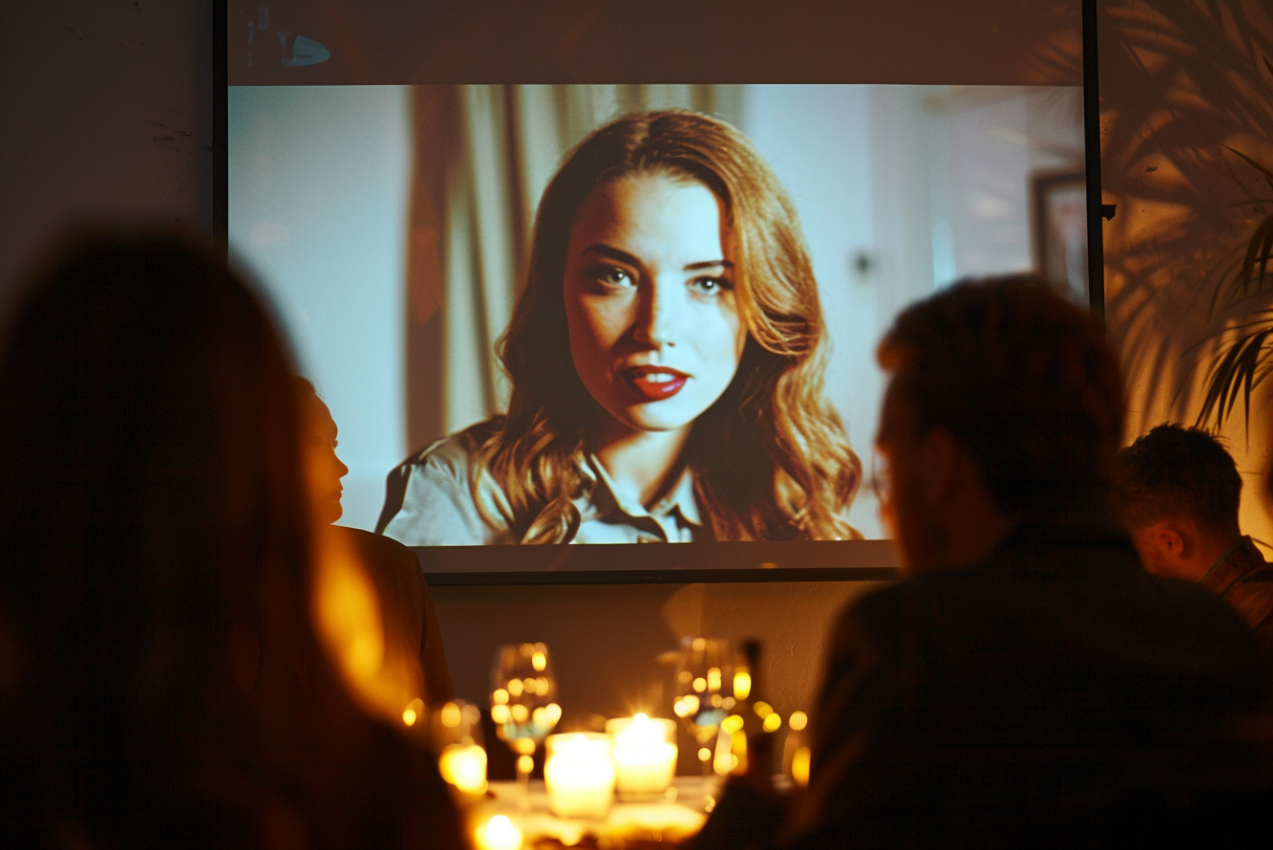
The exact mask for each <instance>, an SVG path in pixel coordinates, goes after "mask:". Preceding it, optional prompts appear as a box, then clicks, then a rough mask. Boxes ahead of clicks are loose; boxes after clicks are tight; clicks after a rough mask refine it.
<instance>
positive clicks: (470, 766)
mask: <svg viewBox="0 0 1273 850" xmlns="http://www.w3.org/2000/svg"><path fill="white" fill-rule="evenodd" d="M438 772H439V773H441V774H442V778H443V779H445V780H446V781H447V782H450V783H451V784H452V785H454V786H455V787H456V788H458V789H459V790H461V791H463V792H464V793H465V794H481V793H482V792H484V791H485V790H486V750H484V749H482V748H481V747H479V746H478V745H476V744H469V745H464V744H450V745H448V746H447V747H446V748H445V749H443V750H442V755H441V756H439V757H438Z"/></svg>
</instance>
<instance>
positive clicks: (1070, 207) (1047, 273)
mask: <svg viewBox="0 0 1273 850" xmlns="http://www.w3.org/2000/svg"><path fill="white" fill-rule="evenodd" d="M1031 195H1032V203H1031V206H1032V208H1033V216H1032V218H1033V227H1032V233H1031V238H1032V240H1033V242H1034V267H1035V269H1036V270H1037V271H1038V272H1039V274H1041V275H1043V277H1044V278H1046V279H1047V280H1049V281H1051V282H1052V283H1053V284H1054V285H1055V286H1056V287H1057V288H1059V289H1061V290H1062V291H1064V292H1066V293H1067V294H1068V295H1069V296H1070V297H1071V298H1073V299H1074V300H1075V301H1076V302H1077V303H1079V304H1086V303H1087V302H1088V286H1087V177H1086V176H1085V175H1084V173H1083V172H1082V171H1069V172H1054V171H1051V172H1050V171H1043V172H1035V174H1034V176H1033V178H1032V181H1031Z"/></svg>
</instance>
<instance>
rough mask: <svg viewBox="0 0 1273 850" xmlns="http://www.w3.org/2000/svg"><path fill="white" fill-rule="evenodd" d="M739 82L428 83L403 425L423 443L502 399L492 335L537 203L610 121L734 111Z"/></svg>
mask: <svg viewBox="0 0 1273 850" xmlns="http://www.w3.org/2000/svg"><path fill="white" fill-rule="evenodd" d="M740 106H741V93H740V91H739V89H738V87H737V86H707V85H605V86H592V85H589V86H420V87H418V88H417V89H416V92H415V135H416V144H415V147H416V163H415V166H416V167H415V177H414V184H413V187H412V200H411V210H410V212H409V239H408V244H409V256H408V262H407V308H408V309H407V325H408V326H407V351H406V357H407V369H406V375H407V387H406V390H407V399H408V403H407V411H408V423H407V424H408V427H407V433H408V436H409V438H410V440H411V445H412V446H413V448H415V449H418V448H422V447H423V446H425V445H427V444H428V443H429V442H431V441H433V440H436V439H438V438H439V437H441V436H443V435H445V434H449V433H452V432H454V431H457V430H460V429H462V428H464V427H466V426H468V425H471V424H473V423H474V422H477V421H479V420H481V419H485V418H486V417H488V416H490V415H491V414H493V413H497V412H499V411H501V410H503V409H504V407H505V405H506V404H507V400H508V386H507V382H506V381H505V379H504V376H503V374H502V372H501V370H500V366H499V361H498V359H497V358H496V357H495V342H496V340H497V339H498V338H499V335H500V334H501V333H503V331H504V328H505V327H506V326H507V325H508V320H509V317H510V316H511V315H512V311H513V305H514V303H515V302H516V298H517V294H518V292H519V291H520V288H521V285H522V283H523V282H524V276H525V270H526V262H527V256H528V254H529V242H530V230H531V225H532V222H533V221H534V212H535V205H536V204H537V203H538V200H539V196H540V194H541V193H542V192H543V190H544V187H545V186H546V185H547V184H548V181H549V180H550V179H551V178H552V175H553V173H554V172H555V171H556V169H557V167H558V165H560V163H561V160H562V158H563V157H564V155H565V154H566V152H567V151H569V150H570V149H571V148H572V147H574V145H576V144H577V143H578V142H579V141H581V140H582V139H583V138H584V136H586V135H587V134H588V133H589V132H591V131H592V130H593V129H595V128H596V127H598V126H600V125H601V124H603V123H605V122H606V121H608V120H610V119H612V118H614V117H617V116H618V115H621V114H623V113H625V112H630V111H633V110H637V109H662V108H670V107H684V108H689V109H694V110H697V111H700V112H706V113H710V114H713V115H717V116H719V117H721V118H724V119H725V120H727V121H731V122H733V123H738V122H739V120H740V115H739V114H738V113H739V109H740Z"/></svg>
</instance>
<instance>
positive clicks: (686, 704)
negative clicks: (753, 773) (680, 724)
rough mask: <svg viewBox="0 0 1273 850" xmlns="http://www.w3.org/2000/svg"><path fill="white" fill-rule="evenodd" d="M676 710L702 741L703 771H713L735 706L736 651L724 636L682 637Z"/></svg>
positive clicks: (676, 685) (699, 746)
mask: <svg viewBox="0 0 1273 850" xmlns="http://www.w3.org/2000/svg"><path fill="white" fill-rule="evenodd" d="M673 695H674V698H673V702H672V711H673V713H675V714H676V716H677V717H679V718H681V720H683V721H685V724H686V726H687V727H689V730H690V734H692V735H693V736H694V740H695V742H696V743H697V744H698V759H699V761H700V762H701V763H702V765H703V775H704V776H710V775H711V774H712V772H713V771H712V758H713V755H714V753H715V749H716V743H717V742H716V739H717V736H718V734H719V732H720V724H721V721H722V720H724V719H725V718H726V716H728V714H729V711H730V709H732V708H733V707H734V702H735V700H734V655H733V650H732V647H731V646H730V643H729V641H726V640H721V639H720V638H702V637H685V638H681V654H680V658H679V660H678V663H677V666H676V683H675V685H674V687H673Z"/></svg>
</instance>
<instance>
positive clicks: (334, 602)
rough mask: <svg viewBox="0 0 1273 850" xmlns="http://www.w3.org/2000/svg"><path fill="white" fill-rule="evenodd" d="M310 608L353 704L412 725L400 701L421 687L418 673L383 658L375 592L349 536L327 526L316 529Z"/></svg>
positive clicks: (418, 710)
mask: <svg viewBox="0 0 1273 850" xmlns="http://www.w3.org/2000/svg"><path fill="white" fill-rule="evenodd" d="M314 542H315V546H314V553H315V557H314V564H313V583H312V597H311V600H310V605H311V608H310V611H311V616H312V618H313V621H314V626H315V630H316V631H317V633H318V636H319V640H320V641H321V643H322V645H323V647H324V649H325V650H326V651H327V654H328V656H329V657H330V658H331V660H332V663H333V665H334V666H335V668H336V669H337V671H338V672H339V673H340V675H341V678H342V679H343V680H344V681H345V685H346V687H347V688H348V689H349V691H350V694H351V695H352V696H353V697H354V699H355V700H356V701H357V702H358V704H359V705H360V706H361V707H362V708H363V710H364V711H367V712H368V713H369V714H372V715H375V716H377V717H380V718H381V719H383V720H386V721H391V722H397V721H398V720H399V719H401V721H402V722H404V723H407V725H411V723H414V722H415V721H416V720H419V718H420V717H421V716H422V714H423V711H422V707H423V703H422V702H421V707H420V708H412V709H411V710H412V711H413V712H414V714H415V720H412V721H410V722H408V721H407V714H406V711H405V710H404V708H403V706H407V707H408V708H411V702H412V700H415V699H417V698H418V697H419V696H420V694H421V693H422V683H421V682H419V681H418V673H417V672H415V671H413V670H412V669H411V668H409V667H407V666H404V665H389V664H386V663H385V640H384V626H383V623H382V621H381V612H380V598H379V596H378V595H377V592H376V587H375V585H374V584H373V582H372V580H371V577H370V575H369V574H368V572H367V568H366V566H365V565H364V564H363V563H362V561H361V560H360V559H359V558H358V555H357V553H356V552H355V551H354V549H353V548H352V547H351V546H350V544H349V542H348V539H347V538H346V537H344V536H343V535H341V534H338V533H335V532H333V531H332V529H331V528H330V527H326V526H324V527H321V528H319V529H318V530H317V531H316V532H315V541H314Z"/></svg>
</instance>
